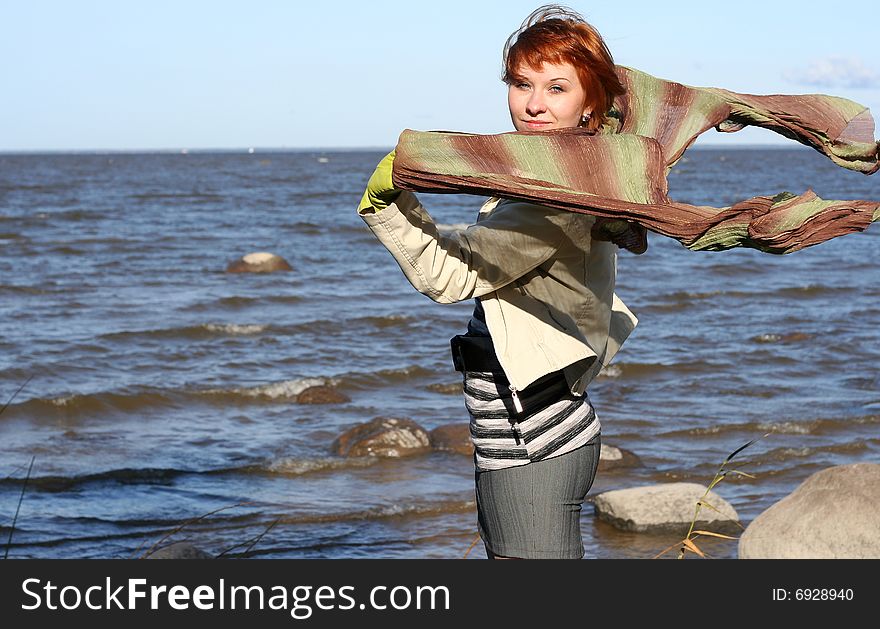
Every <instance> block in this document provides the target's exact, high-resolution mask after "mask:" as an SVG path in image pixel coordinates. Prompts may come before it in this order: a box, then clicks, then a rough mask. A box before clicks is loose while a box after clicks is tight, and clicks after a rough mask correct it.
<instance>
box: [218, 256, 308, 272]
mask: <svg viewBox="0 0 880 629" xmlns="http://www.w3.org/2000/svg"><path fill="white" fill-rule="evenodd" d="M292 270H293V267H292V266H290V264H288V262H287V260H285V259H284V258H282V257H281V256H278V255H275V254H274V253H268V252H265V251H259V252H256V253H249V254H247V255H246V256H242V257H241V258H239V259H238V260H233V261H232V262H230V263H229V266H227V267H226V272H227V273H273V272H275V271H292Z"/></svg>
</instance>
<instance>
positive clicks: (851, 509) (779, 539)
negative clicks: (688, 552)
mask: <svg viewBox="0 0 880 629" xmlns="http://www.w3.org/2000/svg"><path fill="white" fill-rule="evenodd" d="M878 505H880V464H877V463H854V464H852V465H838V466H836V467H830V468H828V469H825V470H822V471H820V472H816V473H815V474H813V475H811V476H810V477H809V478H807V479H806V480H805V481H804V482H803V483H801V484H800V486H798V488H797V489H795V490H794V491H793V492H791V493H790V494H789V495H788V496H786V497H785V498H783V499H782V500H780V501H779V502H777V503H776V504H774V505H773V506H771V507H770V508H769V509H767V510H766V511H764V512H763V513H761V514H760V515H759V516H758V517H757V518H755V519H754V520H753V521H752V523H751V524H749V526H748V528H746V531H745V533H743V534H742V537H740V540H739V558H740V559H880V508H878Z"/></svg>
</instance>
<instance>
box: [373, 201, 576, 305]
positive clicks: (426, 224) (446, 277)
mask: <svg viewBox="0 0 880 629" xmlns="http://www.w3.org/2000/svg"><path fill="white" fill-rule="evenodd" d="M359 214H360V215H361V218H363V219H364V221H365V222H366V223H367V225H368V226H369V227H370V229H371V230H372V231H373V233H374V234H375V235H376V237H377V238H378V239H379V240H380V241H381V242H382V244H383V245H385V247H386V248H387V249H388V251H389V252H391V254H392V255H393V256H394V258H395V260H397V263H398V264H399V265H400V268H401V270H402V271H403V273H404V275H406V277H407V279H408V280H409V281H410V283H411V284H412V285H413V286H414V287H415V288H416V290H418V291H419V292H421V293H423V294H425V295H427V296H428V297H430V298H431V299H433V300H434V301H437V302H440V303H452V302H456V301H462V300H464V299H470V298H472V297H479V296H481V295H485V294H486V293H490V292H493V291H495V290H497V289H499V288H501V287H502V286H505V285H506V284H509V283H510V282H512V281H513V280H515V279H517V278H519V277H521V276H523V275H525V274H526V273H528V272H529V271H531V270H532V269H534V268H536V267H537V266H538V265H540V264H542V263H543V262H545V261H547V260H548V259H550V258H551V257H552V256H553V255H554V254H555V253H556V252H557V251H558V249H559V247H560V246H561V245H562V244H563V243H564V242H565V239H566V238H568V235H567V234H568V233H570V229H571V221H572V220H573V219H572V217H574V216H578V217H579V218H581V219H586V217H585V216H582V215H575V214H573V213H571V212H566V211H564V210H556V209H553V208H548V207H545V206H542V205H534V204H531V203H526V202H515V201H507V202H502V203H500V204H499V206H498V207H497V208H496V209H495V210H494V211H493V212H492V214H491V215H490V216H489V217H487V218H486V219H484V220H482V221H480V222H479V223H477V224H476V225H471V226H470V227H468V228H467V229H464V230H458V231H454V232H449V233H441V232H440V231H439V230H438V229H437V226H436V224H435V222H434V220H433V218H431V216H430V215H429V214H428V212H427V211H425V209H424V208H423V207H422V206H421V204H420V203H419V201H418V199H417V198H416V196H415V195H414V194H412V193H410V192H401V193H400V195H399V196H398V197H397V198H396V200H395V201H394V202H393V203H391V204H390V205H389V206H388V207H387V208H385V209H383V210H382V211H381V212H370V211H369V210H365V211H364V210H362V211H359ZM587 227H588V226H587Z"/></svg>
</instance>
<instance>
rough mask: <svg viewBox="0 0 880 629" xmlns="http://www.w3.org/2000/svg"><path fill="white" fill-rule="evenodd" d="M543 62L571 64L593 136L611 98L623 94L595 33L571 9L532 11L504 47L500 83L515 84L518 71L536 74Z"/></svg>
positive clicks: (608, 54) (551, 6)
mask: <svg viewBox="0 0 880 629" xmlns="http://www.w3.org/2000/svg"><path fill="white" fill-rule="evenodd" d="M544 63H552V64H557V65H559V64H563V63H568V64H571V65H572V66H573V67H574V69H575V72H576V73H577V76H578V79H579V80H580V82H581V85H582V86H583V88H584V91H585V92H586V94H587V95H586V98H585V100H584V108H585V109H586V108H588V107H589V108H590V109H591V110H592V113H591V115H590V119H589V120H588V121H587V123H586V124H585V125H584V126H585V127H586V128H587V129H588V130H590V131H592V132H596V131H597V130H598V129H599V127H600V126H601V125H602V124H603V123H604V122H605V118H606V114H607V112H608V110H609V109H611V106H612V105H613V104H614V99H615V97H617V96H620V95H622V94H623V93H624V92H625V89H624V87H623V84H622V83H621V82H620V79H618V78H617V73H616V72H615V71H614V59H613V58H612V57H611V52H610V51H609V50H608V46H607V45H606V44H605V40H604V39H602V36H601V35H600V34H599V32H598V31H597V30H596V29H595V28H593V27H592V26H591V25H590V24H589V23H587V21H586V20H585V19H584V18H583V17H582V16H581V15H580V14H579V13H576V12H575V11H572V10H571V9H568V8H566V7H561V6H559V5H555V4H548V5H544V6H542V7H540V8H538V9H536V10H535V11H534V12H533V13H532V14H531V15H529V17H527V18H526V20H525V22H523V23H522V26H520V28H519V30H517V31H515V32H514V33H512V34H511V35H510V37H508V38H507V42H506V43H505V44H504V73H503V74H502V76H501V80H502V81H504V82H505V83H507V84H508V85H511V84H513V83H515V82H516V80H517V76H518V71H519V68H521V67H522V66H524V65H525V66H528V67H530V68H532V69H534V70H540V68H541V66H542V65H544Z"/></svg>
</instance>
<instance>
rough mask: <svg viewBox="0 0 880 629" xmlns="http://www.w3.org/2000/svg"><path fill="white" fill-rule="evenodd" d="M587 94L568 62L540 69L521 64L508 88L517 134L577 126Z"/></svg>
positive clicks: (585, 110) (512, 117) (508, 102)
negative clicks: (518, 132) (519, 132)
mask: <svg viewBox="0 0 880 629" xmlns="http://www.w3.org/2000/svg"><path fill="white" fill-rule="evenodd" d="M585 99H586V92H585V91H584V88H583V86H582V85H581V82H580V80H579V79H578V76H577V72H575V70H574V66H572V65H571V64H570V63H563V64H561V65H556V64H552V63H545V64H544V65H542V66H541V68H540V69H538V70H536V69H535V68H531V67H528V66H526V65H522V66H520V67H519V70H518V72H517V74H516V77H515V80H514V82H513V83H511V84H510V86H508V89H507V106H508V107H509V108H510V119H511V120H512V121H513V126H514V128H516V130H517V131H547V130H549V129H562V128H565V127H576V126H578V124H579V123H580V121H581V117H582V116H584V115H586V114H589V113H590V111H589V109H585V108H584V100H585Z"/></svg>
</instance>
